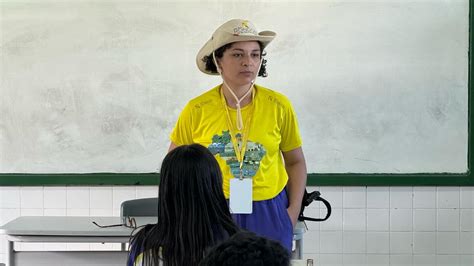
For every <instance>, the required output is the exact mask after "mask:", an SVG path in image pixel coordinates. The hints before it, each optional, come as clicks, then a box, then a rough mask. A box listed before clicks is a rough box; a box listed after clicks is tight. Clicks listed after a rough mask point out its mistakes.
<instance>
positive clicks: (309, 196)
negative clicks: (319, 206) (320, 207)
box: [298, 188, 331, 222]
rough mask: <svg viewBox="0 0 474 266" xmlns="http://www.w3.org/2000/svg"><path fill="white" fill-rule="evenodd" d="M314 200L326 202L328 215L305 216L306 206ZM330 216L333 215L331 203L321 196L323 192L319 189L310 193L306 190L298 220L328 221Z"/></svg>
mask: <svg viewBox="0 0 474 266" xmlns="http://www.w3.org/2000/svg"><path fill="white" fill-rule="evenodd" d="M313 201H321V202H322V203H324V206H326V209H327V214H326V217H324V218H312V217H306V216H304V213H303V212H304V208H306V207H307V206H308V205H309V204H311V202H313ZM329 216H331V204H329V202H328V201H327V200H325V199H323V198H321V193H320V192H319V191H313V192H311V193H308V191H307V190H306V188H305V190H304V195H303V201H302V202H301V210H300V215H299V216H298V220H300V221H314V222H322V221H326V220H327V219H328V218H329Z"/></svg>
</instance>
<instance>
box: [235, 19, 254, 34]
mask: <svg viewBox="0 0 474 266" xmlns="http://www.w3.org/2000/svg"><path fill="white" fill-rule="evenodd" d="M241 24H242V25H241V26H238V27H235V28H234V35H235V36H239V35H241V34H251V35H258V32H257V31H256V30H255V28H253V27H249V21H248V20H244V21H242V23H241Z"/></svg>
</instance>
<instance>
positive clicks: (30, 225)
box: [0, 216, 157, 266]
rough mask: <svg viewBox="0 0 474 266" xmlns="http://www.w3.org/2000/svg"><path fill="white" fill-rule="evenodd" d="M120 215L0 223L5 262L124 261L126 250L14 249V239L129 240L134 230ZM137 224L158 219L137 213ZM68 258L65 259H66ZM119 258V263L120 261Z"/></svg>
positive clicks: (11, 264) (29, 218)
mask: <svg viewBox="0 0 474 266" xmlns="http://www.w3.org/2000/svg"><path fill="white" fill-rule="evenodd" d="M92 221H95V222H97V223H98V224H101V225H110V224H120V223H121V218H120V217H73V216H22V217H18V218H16V219H15V220H13V221H11V222H9V223H7V224H5V225H4V226H2V227H0V233H3V234H5V235H6V240H7V243H6V266H16V265H41V263H42V262H43V261H44V263H45V264H44V265H52V264H51V263H52V262H54V261H55V262H56V263H57V265H94V264H95V265H97V264H98V265H123V264H124V262H125V261H126V257H127V252H126V251H81V252H80V251H15V250H14V247H13V244H14V242H29V243H32V242H44V243H48V242H50V243H128V241H129V239H130V235H131V233H132V230H133V229H131V228H127V227H125V226H117V227H109V228H99V227H97V226H95V225H94V224H92ZM136 221H137V224H138V225H143V224H147V223H156V221H157V219H156V217H137V218H136ZM65 260H66V261H65ZM117 262H119V263H117Z"/></svg>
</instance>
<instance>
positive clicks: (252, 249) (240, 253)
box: [199, 231, 290, 266]
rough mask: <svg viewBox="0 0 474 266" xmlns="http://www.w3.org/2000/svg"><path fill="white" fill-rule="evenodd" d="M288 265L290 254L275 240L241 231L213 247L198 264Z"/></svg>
mask: <svg viewBox="0 0 474 266" xmlns="http://www.w3.org/2000/svg"><path fill="white" fill-rule="evenodd" d="M266 265H272V266H289V265H290V254H289V253H288V251H287V250H286V249H285V248H284V247H283V246H282V245H281V244H280V243H279V242H277V241H274V240H270V239H267V238H264V237H261V236H257V235H256V234H254V233H251V232H247V231H241V232H239V233H236V234H235V235H233V236H232V237H231V238H229V239H228V240H226V241H224V242H223V243H221V244H219V245H218V246H216V247H214V248H213V249H212V250H211V251H210V252H209V254H208V255H207V256H206V257H205V258H204V259H203V260H202V261H201V263H200V264H199V266H266Z"/></svg>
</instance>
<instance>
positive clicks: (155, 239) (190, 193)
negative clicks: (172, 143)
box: [129, 144, 239, 266]
mask: <svg viewBox="0 0 474 266" xmlns="http://www.w3.org/2000/svg"><path fill="white" fill-rule="evenodd" d="M237 231H239V229H238V227H237V225H236V224H235V223H234V221H233V219H232V216H231V214H230V211H229V207H228V205H227V201H226V199H225V197H224V193H223V191H222V174H221V171H220V168H219V165H218V163H217V161H216V159H215V158H214V156H213V155H212V154H211V152H209V150H208V149H207V148H205V147H203V146H201V145H198V144H192V145H183V146H179V147H177V148H175V149H174V150H172V151H171V152H169V153H168V154H167V155H166V157H165V158H164V160H163V163H162V165H161V171H160V184H159V198H158V223H157V224H153V225H147V226H145V227H144V228H143V229H141V230H140V231H139V232H138V233H137V234H136V235H134V236H133V238H132V240H131V242H130V253H129V265H130V264H132V265H133V261H134V260H135V259H136V256H137V255H139V254H140V253H142V254H143V263H142V265H159V262H160V261H162V263H163V265H164V266H181V265H197V264H198V263H199V262H200V261H201V260H202V258H203V257H204V255H206V253H207V251H208V250H209V249H210V248H212V247H213V246H215V245H216V244H218V243H220V242H222V241H223V240H225V239H227V238H229V237H230V236H231V235H233V234H235V233H236V232H237Z"/></svg>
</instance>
